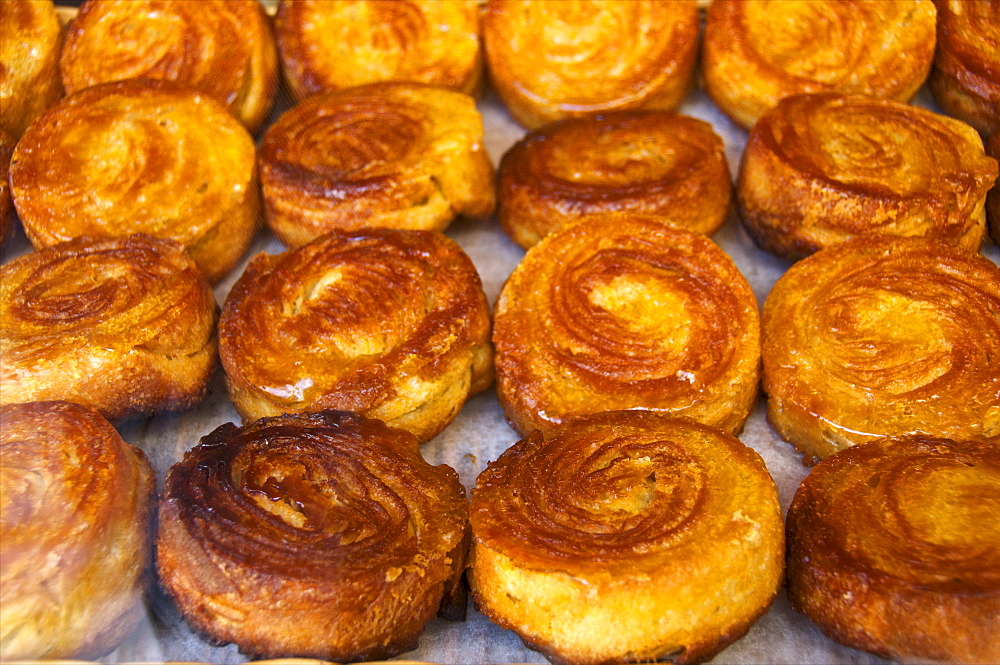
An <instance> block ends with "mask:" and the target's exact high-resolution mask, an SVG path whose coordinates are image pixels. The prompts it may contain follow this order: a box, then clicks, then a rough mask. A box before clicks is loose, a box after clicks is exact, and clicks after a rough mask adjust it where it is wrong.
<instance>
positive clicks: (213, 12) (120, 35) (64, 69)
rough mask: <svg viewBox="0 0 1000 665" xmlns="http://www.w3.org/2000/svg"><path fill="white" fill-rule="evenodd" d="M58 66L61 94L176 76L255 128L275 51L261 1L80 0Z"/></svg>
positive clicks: (266, 102)
mask: <svg viewBox="0 0 1000 665" xmlns="http://www.w3.org/2000/svg"><path fill="white" fill-rule="evenodd" d="M60 72H61V74H62V81H63V85H64V86H65V87H66V92H67V93H72V92H76V91H77V90H82V89H83V88H87V87H90V86H92V85H96V84H98V83H106V82H109V81H120V80H122V79H129V78H146V79H160V80H168V81H176V82H177V83H181V84H184V85H187V86H191V87H193V88H196V89H197V90H199V91H200V92H203V93H205V94H207V95H210V96H212V97H215V98H216V99H217V100H219V101H220V102H222V103H223V104H226V105H227V106H228V107H229V109H230V110H231V111H232V112H233V115H235V116H236V117H237V118H239V119H240V120H241V121H242V122H243V123H244V124H245V125H246V126H247V127H248V128H249V129H250V131H256V130H257V129H259V128H260V126H261V124H262V123H263V122H264V120H265V119H266V118H267V114H268V111H270V109H271V102H272V101H273V100H274V94H275V92H276V90H277V86H278V54H277V48H276V46H275V42H274V35H273V34H272V33H271V26H270V24H269V23H268V19H267V16H266V15H265V14H264V10H263V7H262V6H261V4H260V2H259V0H212V2H191V1H190V0H86V1H85V2H84V3H83V5H81V6H80V9H79V13H78V14H77V15H76V18H74V19H73V20H72V22H71V23H70V25H69V28H68V30H67V34H66V44H65V46H64V48H63V52H62V57H61V59H60Z"/></svg>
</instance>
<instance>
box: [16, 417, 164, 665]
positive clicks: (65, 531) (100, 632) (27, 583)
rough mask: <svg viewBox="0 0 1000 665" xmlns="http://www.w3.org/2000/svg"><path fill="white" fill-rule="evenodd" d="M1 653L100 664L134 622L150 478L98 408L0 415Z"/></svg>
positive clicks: (144, 566) (147, 536) (138, 454)
mask: <svg viewBox="0 0 1000 665" xmlns="http://www.w3.org/2000/svg"><path fill="white" fill-rule="evenodd" d="M0 488H2V491H0V554H2V557H3V568H2V572H0V593H2V595H3V603H0V656H2V657H3V659H4V661H8V660H11V661H13V660H28V659H43V658H97V657H100V656H103V655H104V654H106V653H108V652H109V651H111V650H113V649H115V648H116V647H117V646H118V644H119V643H121V641H122V640H123V639H124V638H125V637H126V636H127V635H128V634H129V632H130V631H131V630H132V629H133V628H134V627H135V625H136V624H137V623H138V622H139V619H140V617H141V616H142V613H143V609H142V594H143V591H144V589H145V588H146V587H147V586H148V583H149V576H148V570H149V565H150V546H151V541H152V528H153V523H152V510H153V504H154V490H155V480H154V477H153V470H152V468H151V467H150V465H149V462H148V461H147V460H146V456H145V455H144V454H143V453H142V451H140V450H139V449H137V448H133V447H132V446H130V445H129V444H127V443H125V441H123V440H122V438H121V437H120V436H119V435H118V432H116V431H115V429H114V427H112V426H111V425H110V424H109V423H108V422H107V421H106V420H105V419H104V418H102V417H101V415H100V414H99V413H97V412H96V411H94V410H92V409H89V408H87V407H83V406H79V405H77V404H71V403H69V402H33V403H28V404H5V405H4V406H2V407H0Z"/></svg>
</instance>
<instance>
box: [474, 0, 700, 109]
mask: <svg viewBox="0 0 1000 665" xmlns="http://www.w3.org/2000/svg"><path fill="white" fill-rule="evenodd" d="M483 46H484V48H485V51H486V62H487V65H488V67H489V71H490V76H491V82H492V83H493V85H494V86H495V87H496V90H497V92H498V94H499V95H500V98H501V99H502V100H503V102H504V104H505V105H506V107H507V109H508V110H509V111H510V113H511V115H512V116H513V117H514V118H515V119H516V120H517V121H518V122H520V123H521V124H522V125H524V126H526V127H531V128H534V127H539V126H541V125H543V124H545V123H548V122H552V121H554V120H558V119H560V118H566V117H573V116H581V115H587V114H591V113H599V112H602V111H611V110H615V109H635V108H650V109H665V110H672V109H674V108H676V107H677V106H678V105H679V104H680V102H681V100H682V99H683V98H684V95H686V94H687V92H688V90H689V89H690V87H691V84H692V79H693V76H694V66H695V60H696V59H697V51H698V7H697V3H696V2H695V1H694V0H681V1H679V2H657V1H655V0H633V1H632V2H618V1H617V0H587V1H585V2H579V1H576V2H563V1H562V0H555V1H546V2H538V1H537V0H489V1H488V3H487V5H486V13H485V15H484V16H483Z"/></svg>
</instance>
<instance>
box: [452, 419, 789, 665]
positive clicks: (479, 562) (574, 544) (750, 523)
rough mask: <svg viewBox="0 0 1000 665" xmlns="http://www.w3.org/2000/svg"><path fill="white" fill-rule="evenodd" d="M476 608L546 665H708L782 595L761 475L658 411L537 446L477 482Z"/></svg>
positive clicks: (587, 422)
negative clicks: (650, 664) (640, 664)
mask: <svg viewBox="0 0 1000 665" xmlns="http://www.w3.org/2000/svg"><path fill="white" fill-rule="evenodd" d="M469 513H470V514H469V517H470V521H471V524H472V534H473V546H472V551H471V553H470V564H469V565H470V568H469V583H470V586H471V587H472V593H473V598H474V599H475V600H476V603H477V605H478V606H479V608H480V610H481V611H482V612H483V613H484V614H485V615H486V616H487V617H489V618H490V619H491V620H493V621H494V622H496V623H498V624H499V625H500V626H502V627H504V628H508V629H510V630H513V631H515V632H516V633H517V634H518V635H519V636H520V637H521V638H522V639H523V640H524V641H525V643H526V644H528V645H529V646H531V647H532V648H535V649H538V650H539V651H541V652H542V653H544V654H545V655H546V657H547V658H549V659H550V660H552V662H557V663H566V664H572V665H598V664H601V663H622V662H643V663H647V662H666V661H669V662H672V663H677V664H678V665H683V664H686V663H697V662H701V661H702V660H707V659H708V658H710V657H711V656H712V655H713V654H715V653H716V652H718V651H720V650H721V649H722V648H724V647H725V646H726V645H727V644H729V643H730V642H732V641H734V640H736V639H738V638H739V637H741V636H742V635H743V634H744V633H746V631H747V630H748V629H749V627H750V625H751V624H752V623H753V622H754V621H755V620H756V619H757V617H759V616H760V615H761V614H763V613H764V611H765V610H766V609H767V608H768V606H769V605H770V604H771V601H772V600H773V598H774V597H775V595H776V593H777V591H778V588H779V586H780V584H781V581H782V569H783V564H784V553H785V550H784V538H783V535H784V534H783V524H782V520H781V511H780V508H779V506H778V498H777V491H776V489H775V486H774V481H773V480H771V477H770V476H769V475H768V473H767V470H766V468H765V467H764V463H763V461H762V460H761V459H760V457H759V456H758V455H757V454H756V453H755V452H754V451H753V450H751V449H750V448H747V447H746V446H744V445H743V444H742V443H740V442H739V441H738V440H737V439H736V438H734V437H732V436H730V435H728V434H725V433H723V432H721V431H719V430H717V429H714V428H711V427H706V426H704V425H699V424H697V423H692V422H689V421H685V420H680V419H676V420H675V419H672V418H670V417H668V416H666V415H664V414H657V413H652V412H649V411H642V410H638V411H614V412H608V413H600V414H596V415H592V416H586V417H582V418H577V419H574V420H571V421H569V422H567V423H565V424H564V425H563V426H561V427H559V428H557V429H556V430H554V431H553V432H552V433H550V434H548V435H542V433H541V432H537V431H536V432H534V433H532V434H531V435H530V436H528V437H527V438H526V439H523V440H521V441H519V442H518V443H517V444H516V445H514V446H513V447H512V448H509V449H508V450H507V451H505V452H504V453H503V454H502V455H501V456H500V458H499V459H498V460H497V461H495V462H492V463H490V465H489V467H488V468H487V469H486V471H484V472H483V473H482V474H481V475H480V476H479V478H478V479H477V480H476V488H475V489H474V490H473V493H472V504H471V506H470V509H469Z"/></svg>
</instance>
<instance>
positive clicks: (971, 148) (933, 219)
mask: <svg viewBox="0 0 1000 665" xmlns="http://www.w3.org/2000/svg"><path fill="white" fill-rule="evenodd" d="M996 177H997V163H996V160H994V159H993V158H991V157H987V156H986V155H985V154H984V153H983V142H982V139H980V138H979V135H978V134H977V133H976V131H975V130H974V129H972V127H969V126H968V125H966V124H965V123H964V122H960V121H958V120H955V119H953V118H949V117H947V116H943V115H938V114H936V113H932V112H931V111H928V110H926V109H922V108H918V107H916V106H910V105H908V104H902V103H899V102H894V101H890V100H885V99H877V98H874V97H868V96H863V95H846V96H845V95H840V94H837V93H822V94H812V95H796V96H793V97H787V98H785V99H783V100H782V101H781V102H779V103H778V105H777V107H775V108H774V109H772V110H771V111H768V112H767V113H765V114H764V115H763V116H762V117H761V119H760V120H759V121H758V122H757V124H756V125H754V127H753V129H752V130H750V136H749V139H748V140H747V145H746V148H745V149H744V151H743V158H742V161H741V163H740V174H739V180H738V182H737V195H738V200H739V206H740V214H741V215H742V217H743V221H744V223H745V224H746V227H747V230H748V231H749V232H750V235H751V236H752V237H753V239H754V240H755V241H756V242H757V244H758V245H760V246H761V247H762V248H763V249H765V250H767V251H769V252H771V253H773V254H777V255H778V256H782V257H784V258H787V259H793V260H795V259H800V258H802V257H804V256H808V255H809V254H812V253H813V252H815V251H817V250H819V249H822V248H824V247H829V246H831V245H835V244H837V243H839V242H843V241H844V240H848V239H850V238H853V237H856V236H870V235H895V236H923V237H929V238H936V239H938V240H941V241H942V242H946V243H948V244H952V245H957V246H959V247H961V248H963V249H968V250H971V251H973V252H976V251H979V247H980V245H981V244H982V241H983V238H984V237H985V235H986V211H985V202H986V192H987V191H988V190H989V188H990V187H991V186H992V184H993V181H994V180H995V179H996Z"/></svg>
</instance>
